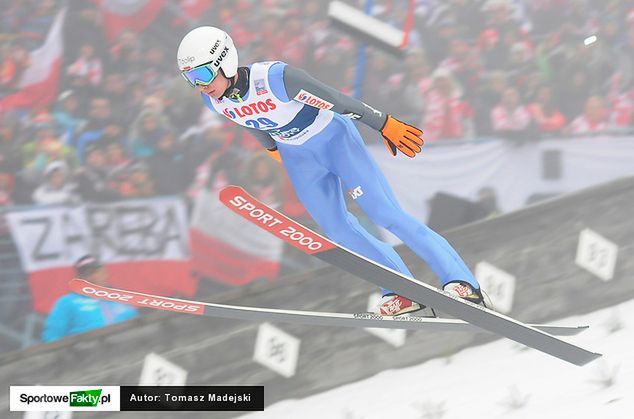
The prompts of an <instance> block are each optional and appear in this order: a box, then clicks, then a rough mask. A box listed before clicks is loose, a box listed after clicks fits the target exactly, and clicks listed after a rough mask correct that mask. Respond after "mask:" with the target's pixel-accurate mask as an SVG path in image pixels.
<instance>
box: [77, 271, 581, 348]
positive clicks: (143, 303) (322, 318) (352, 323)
mask: <svg viewBox="0 0 634 419" xmlns="http://www.w3.org/2000/svg"><path fill="white" fill-rule="evenodd" d="M69 286H70V289H71V290H72V291H74V292H76V293H78V294H82V295H85V296H87V297H93V298H98V299H101V300H106V301H116V302H120V303H125V304H129V305H133V306H135V307H141V308H153V309H157V310H163V311H171V312H177V313H185V314H193V315H199V316H209V317H222V318H227V319H238V320H250V321H271V322H281V323H294V324H305V325H315V326H343V327H377V328H383V329H408V330H428V331H438V332H448V331H449V332H453V331H456V332H463V331H464V332H477V331H479V329H478V328H477V327H475V326H473V325H472V324H469V323H467V322H465V321H462V320H458V319H441V318H436V317H413V316H401V317H398V316H397V317H389V316H381V315H379V314H373V313H354V314H344V313H327V312H317V311H299V310H282V309H273V308H260V307H245V306H234V305H227V304H216V303H205V302H201V301H192V300H182V299H179V298H171V297H162V296H158V295H151V294H143V293H139V292H134V291H126V290H121V289H117V288H110V287H103V286H99V285H96V284H93V283H91V282H88V281H85V280H83V279H73V280H71V281H70V283H69ZM534 327H536V328H538V329H540V330H544V331H547V332H549V333H552V334H557V335H566V336H569V335H576V334H577V333H580V332H582V331H584V330H585V329H587V327H586V326H578V327H569V326H549V325H534Z"/></svg>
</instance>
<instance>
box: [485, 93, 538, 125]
mask: <svg viewBox="0 0 634 419" xmlns="http://www.w3.org/2000/svg"><path fill="white" fill-rule="evenodd" d="M530 123H531V115H530V113H529V112H528V110H527V109H526V106H524V105H523V104H521V103H520V98H519V93H518V92H517V90H516V89H514V88H512V87H509V88H507V89H506V90H505V91H504V94H503V95H502V100H501V101H500V103H499V104H498V105H497V106H496V107H495V108H493V110H492V111H491V125H492V126H493V132H494V133H495V134H496V135H499V136H500V137H503V138H526V137H527V136H528V133H529V128H530Z"/></svg>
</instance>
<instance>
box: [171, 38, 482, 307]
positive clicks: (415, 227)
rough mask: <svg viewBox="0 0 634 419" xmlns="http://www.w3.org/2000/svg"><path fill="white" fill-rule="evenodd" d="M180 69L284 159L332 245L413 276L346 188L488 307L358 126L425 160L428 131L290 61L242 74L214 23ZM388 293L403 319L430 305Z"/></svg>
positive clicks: (462, 292)
mask: <svg viewBox="0 0 634 419" xmlns="http://www.w3.org/2000/svg"><path fill="white" fill-rule="evenodd" d="M178 66H179V69H180V71H181V74H182V75H183V77H184V78H185V79H186V80H187V81H188V82H189V83H190V84H191V86H193V87H195V88H196V89H197V90H198V91H199V92H200V94H201V97H202V99H203V101H204V103H205V104H206V106H207V107H209V109H211V110H213V111H215V112H218V113H219V114H220V115H224V116H225V117H226V118H228V119H230V120H232V121H233V122H235V123H237V124H239V125H242V126H243V127H245V128H247V129H249V130H250V131H251V132H252V133H253V134H254V135H255V137H256V138H257V139H258V140H259V141H260V143H262V145H263V146H264V147H265V148H266V149H267V150H268V152H269V153H270V154H271V156H272V157H273V158H275V159H276V160H278V161H281V162H283V164H284V166H285V168H286V171H287V172H288V175H289V177H290V179H291V182H292V184H293V187H294V189H295V192H296V194H297V196H298V198H299V200H300V201H301V203H302V204H303V205H304V207H305V208H306V210H307V211H308V213H309V214H310V215H311V216H312V217H313V219H314V220H315V221H316V222H317V224H319V226H320V227H321V228H322V229H323V231H324V233H325V234H326V235H327V236H328V237H329V238H330V239H331V240H333V241H335V242H336V243H338V244H340V245H342V246H344V247H346V248H348V249H350V250H353V251H355V252H357V253H359V254H361V255H363V256H365V257H367V258H370V259H372V260H374V261H375V262H378V263H380V264H382V265H384V266H387V267H389V268H391V269H394V270H395V271H398V272H400V273H402V274H404V275H408V276H410V277H413V275H412V274H411V272H410V271H409V269H408V268H407V266H405V263H404V262H403V261H402V259H401V258H400V257H399V255H398V254H397V253H396V251H395V250H394V249H393V248H392V246H390V245H388V244H387V243H384V242H382V241H380V240H378V239H376V238H375V237H374V236H372V235H371V234H370V233H368V232H367V231H366V230H365V229H364V228H363V227H361V225H360V224H359V222H358V221H357V219H356V218H355V217H354V216H353V215H352V214H351V213H350V212H348V210H347V208H346V203H345V196H344V192H343V190H344V188H345V190H347V191H350V195H351V196H352V197H353V199H355V200H356V202H357V204H359V206H360V207H361V208H362V209H363V211H364V212H365V213H366V214H367V215H368V217H369V218H370V220H372V222H374V223H375V224H377V225H379V226H382V227H384V228H386V229H388V230H389V231H390V232H392V233H393V234H394V235H396V236H397V237H398V238H400V239H401V240H402V241H403V242H404V243H405V244H406V245H407V246H408V247H409V248H410V249H412V251H414V252H415V253H416V254H417V255H418V256H420V257H421V258H422V259H424V260H425V262H426V263H427V264H428V265H429V266H430V268H431V269H432V270H433V272H434V273H435V274H436V275H437V276H438V278H439V279H440V284H441V286H442V288H443V289H444V290H445V291H447V292H450V293H452V294H454V295H457V296H459V297H461V298H465V299H467V300H469V301H471V302H474V303H476V304H482V303H483V298H482V293H481V291H480V285H479V284H478V281H477V280H476V278H475V277H474V276H473V274H472V273H471V271H470V270H469V268H468V267H467V266H466V265H465V263H464V262H463V260H462V259H461V258H460V256H459V255H458V253H457V252H456V251H455V250H454V249H453V248H452V247H451V245H450V244H449V243H448V242H447V241H446V240H445V239H444V238H443V237H441V236H440V235H438V234H437V233H435V232H434V231H432V230H431V229H430V228H429V227H427V226H426V225H424V224H423V223H421V222H419V221H418V220H416V219H415V218H413V217H412V216H410V215H409V214H407V213H405V212H404V211H403V209H402V208H401V207H400V206H399V204H398V202H397V200H396V197H395V196H394V194H393V192H392V190H391V188H390V186H389V185H388V183H387V181H386V179H385V176H384V175H383V173H382V172H381V170H380V169H379V166H378V165H377V163H376V162H375V161H374V159H373V158H372V156H371V155H370V153H369V152H368V150H367V148H366V146H365V143H364V142H363V139H362V138H361V136H360V134H359V132H358V131H357V128H356V127H355V125H354V123H353V122H352V120H356V121H359V122H362V123H364V124H366V125H367V126H369V127H371V128H373V129H375V130H377V131H379V132H380V133H381V134H382V136H383V139H384V142H385V145H386V146H387V148H388V151H389V152H390V153H391V154H392V155H394V156H396V154H397V151H400V152H402V153H403V154H405V155H407V156H408V157H414V156H415V155H416V154H417V153H419V152H420V151H421V146H422V145H423V139H422V131H421V130H419V129H418V128H415V127H412V126H410V125H408V124H405V123H403V122H401V121H399V120H397V119H395V118H394V117H392V116H391V115H387V114H385V113H384V112H382V111H380V110H377V109H374V108H372V107H370V106H369V105H366V104H365V103H363V102H361V101H359V100H356V99H353V98H351V97H349V96H346V95H344V94H342V93H341V92H339V91H337V90H335V89H333V88H331V87H330V86H327V85H325V84H323V83H321V82H320V81H318V80H316V79H314V78H312V77H311V76H309V75H308V74H307V73H306V72H304V71H302V70H299V69H297V68H294V67H292V66H290V65H287V64H285V63H283V62H279V61H275V62H259V63H254V64H252V65H251V66H250V67H238V53H237V51H236V48H235V46H234V44H233V41H232V39H231V37H230V36H229V35H228V34H227V33H226V32H224V31H222V30H221V29H218V28H214V27H211V26H202V27H198V28H196V29H193V30H192V31H190V32H189V33H188V34H187V35H186V36H185V37H184V38H183V40H182V41H181V43H180V45H179V47H178ZM382 293H383V298H382V299H381V301H380V302H379V305H378V307H377V308H376V310H375V312H376V313H377V314H382V315H390V316H395V315H399V314H404V313H409V312H413V311H416V310H420V309H421V308H422V307H424V306H422V304H419V303H417V302H413V301H411V300H409V299H407V298H405V297H402V296H398V295H395V294H394V293H392V292H391V291H389V290H386V289H382ZM421 303H424V302H421Z"/></svg>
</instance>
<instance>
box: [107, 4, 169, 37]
mask: <svg viewBox="0 0 634 419" xmlns="http://www.w3.org/2000/svg"><path fill="white" fill-rule="evenodd" d="M164 4H165V0H99V8H100V9H101V15H102V20H103V23H104V28H105V30H106V37H107V38H108V40H109V41H110V42H111V43H113V42H115V41H116V39H117V37H118V36H119V34H120V33H121V32H122V31H124V30H126V29H129V30H132V31H134V32H137V33H138V32H143V31H144V30H145V29H146V28H147V27H148V26H150V24H152V22H154V20H155V19H156V17H157V16H158V15H159V13H160V12H161V9H162V8H163V6H164Z"/></svg>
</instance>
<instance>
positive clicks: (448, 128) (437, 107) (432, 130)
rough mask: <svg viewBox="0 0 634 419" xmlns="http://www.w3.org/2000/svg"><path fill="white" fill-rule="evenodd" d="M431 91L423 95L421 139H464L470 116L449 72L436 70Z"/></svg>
mask: <svg viewBox="0 0 634 419" xmlns="http://www.w3.org/2000/svg"><path fill="white" fill-rule="evenodd" d="M432 77H433V80H434V81H433V83H432V87H431V89H430V90H429V92H427V94H426V95H425V117H424V119H423V123H422V126H424V127H425V139H426V140H428V141H429V140H436V139H440V138H458V139H461V138H464V137H465V136H466V134H467V133H468V132H469V131H470V128H471V126H472V125H471V122H472V117H473V113H472V111H471V107H470V106H469V105H468V104H467V103H465V102H463V101H462V100H461V96H462V89H461V88H460V86H459V85H458V82H457V81H456V80H455V79H454V78H453V76H452V75H451V72H450V71H449V70H445V69H438V70H436V71H435V72H434V74H433V76H432Z"/></svg>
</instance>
